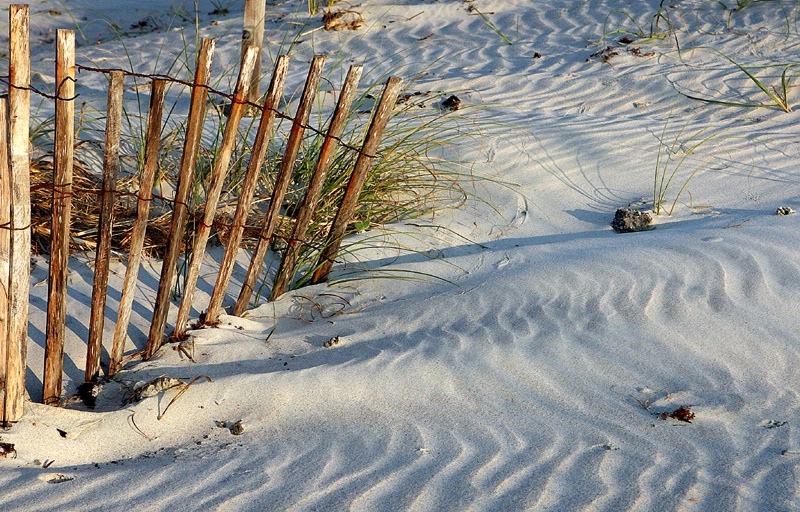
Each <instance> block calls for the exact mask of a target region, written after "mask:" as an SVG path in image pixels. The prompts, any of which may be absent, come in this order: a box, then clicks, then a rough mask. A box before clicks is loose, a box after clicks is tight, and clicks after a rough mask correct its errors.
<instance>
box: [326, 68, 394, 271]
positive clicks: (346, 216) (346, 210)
mask: <svg viewBox="0 0 800 512" xmlns="http://www.w3.org/2000/svg"><path fill="white" fill-rule="evenodd" d="M402 83H403V80H402V79H400V78H397V77H390V78H389V80H387V81H386V85H385V86H384V89H383V94H381V100H380V103H379V104H378V108H377V109H376V110H375V115H374V116H373V118H372V122H371V123H370V126H369V131H367V136H366V138H365V139H364V145H363V146H362V147H361V152H360V153H359V155H358V160H356V165H355V167H354V168H353V174H352V176H350V181H349V182H348V184H347V189H346V190H345V193H344V197H343V198H342V204H341V206H340V207H339V211H338V212H336V217H334V219H333V225H332V226H331V229H330V232H329V233H328V237H327V240H326V242H325V248H324V249H323V250H322V253H321V254H320V256H319V261H318V264H317V270H316V271H315V272H314V276H313V278H312V280H311V284H318V283H321V282H323V281H327V280H328V275H330V272H331V268H333V261H334V258H336V253H337V252H339V247H340V246H341V244H342V238H344V232H345V230H346V229H347V224H348V223H349V222H350V218H351V217H352V216H353V212H354V211H355V208H356V204H357V203H358V196H359V195H361V189H362V188H363V187H364V181H365V180H366V179H367V172H369V169H370V167H371V166H372V161H373V160H374V159H375V152H376V151H377V150H378V143H379V142H380V140H381V137H383V131H384V129H386V123H387V122H388V121H389V116H390V115H391V113H392V109H393V108H394V106H395V104H396V103H397V95H398V94H399V93H400V86H401V84H402Z"/></svg>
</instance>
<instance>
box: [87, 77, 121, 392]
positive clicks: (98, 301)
mask: <svg viewBox="0 0 800 512" xmlns="http://www.w3.org/2000/svg"><path fill="white" fill-rule="evenodd" d="M124 85H125V74H124V73H123V72H122V71H112V72H111V73H110V76H109V85H108V107H107V109H106V144H105V150H104V152H103V190H102V192H101V199H100V223H99V226H98V237H97V249H96V250H95V260H94V262H95V263H94V283H93V285H92V311H91V315H90V317H89V343H88V347H87V350H86V376H85V380H86V382H93V381H95V380H96V379H97V376H98V375H99V374H100V353H101V352H102V350H103V326H104V324H105V318H106V294H107V293H108V269H109V264H110V261H109V260H110V258H111V229H112V228H113V226H114V200H115V197H114V196H115V194H114V192H115V190H116V188H117V177H118V176H119V142H120V133H121V129H122V89H123V87H124Z"/></svg>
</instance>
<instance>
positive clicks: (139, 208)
mask: <svg viewBox="0 0 800 512" xmlns="http://www.w3.org/2000/svg"><path fill="white" fill-rule="evenodd" d="M166 85H167V82H166V80H161V79H154V80H153V85H152V87H151V92H150V113H149V116H148V119H147V139H146V141H145V157H144V167H143V169H142V175H141V177H140V178H139V199H138V201H137V203H136V220H135V221H134V222H133V229H132V230H131V245H130V248H129V252H128V270H127V271H126V272H125V281H124V283H123V285H122V298H121V299H120V301H119V310H118V314H117V325H116V326H115V330H114V345H113V347H112V349H111V362H110V363H109V365H108V374H109V375H114V374H115V373H117V372H118V371H119V370H120V369H121V365H122V356H123V355H124V354H125V341H126V339H127V337H128V323H129V322H130V319H131V308H132V307H133V295H134V293H135V290H136V279H137V278H138V276H139V264H140V262H141V259H142V248H143V247H144V236H145V233H146V231H147V220H148V219H149V217H150V201H151V200H152V199H153V182H154V181H155V176H156V170H157V169H158V149H159V143H160V142H161V118H162V116H163V113H164V91H165V90H166Z"/></svg>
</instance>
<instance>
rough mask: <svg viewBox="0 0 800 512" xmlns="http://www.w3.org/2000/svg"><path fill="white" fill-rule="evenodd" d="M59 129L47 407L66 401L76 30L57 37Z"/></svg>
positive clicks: (46, 363) (46, 364)
mask: <svg viewBox="0 0 800 512" xmlns="http://www.w3.org/2000/svg"><path fill="white" fill-rule="evenodd" d="M56 40H57V43H56V93H57V96H58V99H56V127H55V130H56V131H55V156H54V158H53V210H52V211H53V222H52V228H51V241H50V278H49V279H48V293H47V329H46V338H47V340H46V344H45V361H44V379H43V380H44V382H43V390H44V393H43V397H44V403H45V404H47V405H58V404H59V402H60V400H61V379H62V372H63V366H64V336H65V332H66V317H67V272H68V271H69V269H68V263H69V242H70V235H69V228H70V214H71V210H72V158H73V146H74V140H75V101H74V100H73V99H72V98H73V96H75V32H73V31H71V30H59V31H58V34H57V37H56Z"/></svg>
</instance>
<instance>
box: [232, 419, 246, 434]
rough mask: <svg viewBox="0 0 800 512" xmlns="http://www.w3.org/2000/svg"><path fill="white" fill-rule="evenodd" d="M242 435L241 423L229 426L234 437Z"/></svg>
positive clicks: (242, 427)
mask: <svg viewBox="0 0 800 512" xmlns="http://www.w3.org/2000/svg"><path fill="white" fill-rule="evenodd" d="M243 433H244V425H242V422H241V421H237V422H236V423H234V424H233V425H231V434H233V435H235V436H240V435H242V434H243Z"/></svg>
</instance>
